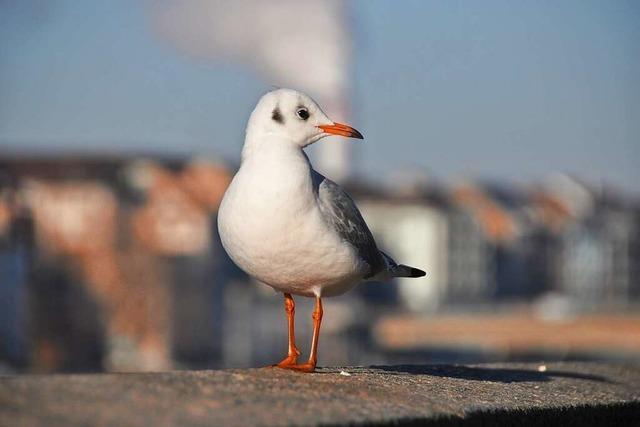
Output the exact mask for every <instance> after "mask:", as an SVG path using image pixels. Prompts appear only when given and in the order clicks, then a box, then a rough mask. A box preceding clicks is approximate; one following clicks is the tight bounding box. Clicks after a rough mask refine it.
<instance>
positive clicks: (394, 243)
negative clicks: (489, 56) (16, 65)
mask: <svg viewBox="0 0 640 427" xmlns="http://www.w3.org/2000/svg"><path fill="white" fill-rule="evenodd" d="M0 171H1V173H0V278H1V280H0V361H1V364H0V369H27V370H32V371H95V370H115V371H128V370H158V369H168V368H174V367H178V368H179V367H183V366H184V367H225V366H253V365H256V364H264V363H268V362H269V361H271V360H276V359H277V358H278V357H279V356H281V353H282V352H283V349H284V348H285V345H286V342H285V341H286V334H284V325H285V319H284V314H283V309H282V301H281V298H278V297H276V296H275V295H274V294H273V292H272V290H271V289H270V288H268V287H265V286H260V285H256V284H254V283H251V281H250V279H249V278H248V277H246V276H245V275H244V273H242V272H241V271H240V270H238V269H237V268H236V267H235V266H234V265H233V263H232V262H231V261H230V260H229V259H228V257H227V256H226V254H225V253H224V251H223V249H222V247H221V246H220V242H219V239H218V236H217V230H216V222H215V216H216V211H217V208H218V204H219V203H220V200H221V198H222V195H223V194H224V190H225V189H226V187H227V185H228V183H229V182H230V177H231V172H230V171H229V170H228V169H227V168H226V167H225V166H223V165H220V164H218V163H216V162H211V161H207V160H205V159H195V160H188V159H170V158H157V157H155V158H154V157H146V158H140V159H136V158H133V159H132V158H124V157H123V158H118V157H112V158H97V157H91V156H88V157H86V156H75V157H74V156H67V157H58V158H47V157H42V158H33V157H28V158H27V157H4V158H0ZM348 190H349V191H350V193H351V194H352V195H353V196H354V198H355V199H356V201H357V203H358V205H359V206H360V208H361V210H362V213H363V216H364V217H365V219H366V220H367V222H368V223H369V225H370V226H371V228H372V231H373V233H374V234H375V236H376V238H377V241H378V243H379V245H380V247H382V248H384V249H385V250H386V251H387V252H389V254H390V255H391V256H393V257H394V258H396V259H398V260H400V261H402V262H403V263H407V264H412V265H416V266H419V267H421V268H424V269H425V270H426V271H427V273H428V274H427V276H426V277H424V278H420V279H414V280H408V279H405V280H402V279H400V280H398V281H397V284H396V285H394V284H391V283H383V284H375V283H374V284H367V285H363V286H361V287H359V288H358V289H357V290H355V291H354V292H351V293H349V294H348V295H345V296H344V297H341V298H337V299H331V300H329V301H328V302H327V305H326V311H327V313H330V314H331V315H328V316H327V318H326V322H325V323H324V329H323V341H324V342H326V343H328V345H327V346H326V347H325V348H324V349H323V352H324V353H323V360H325V361H327V362H329V363H331V362H335V363H338V362H341V363H344V362H345V361H348V362H349V363H373V362H380V363H385V361H388V359H386V358H385V357H387V356H385V353H383V352H382V353H381V349H380V348H379V345H378V344H377V342H376V341H375V339H376V338H375V336H374V331H375V330H376V319H379V318H381V315H382V314H384V313H386V314H390V313H403V312H406V313H413V316H417V317H416V318H424V317H425V316H427V317H428V316H429V315H430V314H433V313H439V312H443V311H449V312H451V311H453V312H456V311H463V312H465V313H469V312H480V311H483V310H494V309H495V307H496V304H499V305H502V306H504V305H505V304H507V305H508V304H516V305H518V304H520V305H522V304H529V305H532V306H534V307H539V308H540V310H541V313H542V314H544V315H551V317H554V316H555V317H557V316H558V315H560V316H563V315H566V313H575V312H579V311H580V310H583V311H584V310H587V311H593V310H600V311H602V310H609V311H612V312H618V311H620V309H621V308H622V309H626V308H629V307H633V306H634V304H636V305H637V304H638V302H639V301H638V300H639V299H640V282H639V279H638V272H640V257H639V251H638V248H639V245H640V233H639V229H640V228H639V227H640V225H639V224H640V223H639V220H640V216H639V212H640V211H639V209H638V205H637V202H635V201H633V200H629V199H626V198H624V197H622V196H620V195H615V194H614V193H612V192H606V191H602V190H599V191H596V190H594V189H593V188H590V187H588V186H586V185H583V184H581V183H579V182H578V181H576V180H573V179H571V178H569V177H566V176H555V177H551V178H550V179H549V180H548V181H547V182H545V183H542V184H540V185H536V186H529V187H514V186H501V185H489V184H485V183H480V182H473V181H467V182H458V183H455V184H454V185H450V186H447V185H442V184H434V183H431V184H429V185H425V184H421V185H417V186H407V185H403V189H401V191H398V189H394V191H386V190H384V189H381V188H380V187H376V188H373V187H368V186H366V185H363V183H353V182H352V183H351V184H350V185H348ZM298 300H299V303H300V309H299V310H298V313H299V315H298V318H297V319H298V321H297V324H298V327H297V331H298V335H299V337H298V338H299V341H300V342H301V343H304V342H306V341H307V340H308V338H309V332H310V330H311V322H310V316H305V315H304V314H303V313H306V310H305V309H304V307H305V304H306V303H307V302H306V301H305V300H304V299H298ZM389 322H390V323H389ZM394 322H395V321H394V320H393V319H392V320H389V321H388V322H387V323H389V324H396V323H394ZM398 322H400V323H398V324H400V325H402V328H408V329H407V330H412V329H411V328H413V327H418V326H415V325H420V323H419V322H418V323H416V324H415V325H414V326H411V325H412V323H411V321H409V320H406V319H405V320H402V317H401V318H400V320H398ZM407 322H409V323H407ZM452 324H455V322H454V323H452ZM391 330H393V328H392V329H391ZM418 332H419V331H416V334H417V335H416V336H420V334H419V333H418ZM501 339H502V338H501ZM391 341H393V340H391ZM447 354H449V353H447ZM442 357H453V356H452V354H449V355H448V356H446V355H445V356H442Z"/></svg>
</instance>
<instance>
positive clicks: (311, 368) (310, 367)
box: [275, 362, 316, 373]
mask: <svg viewBox="0 0 640 427" xmlns="http://www.w3.org/2000/svg"><path fill="white" fill-rule="evenodd" d="M281 363H282V362H281ZM281 363H279V364H277V365H275V367H277V368H281V369H289V370H292V371H298V372H307V373H311V372H315V370H316V365H315V363H300V364H297V363H294V364H288V365H285V364H281Z"/></svg>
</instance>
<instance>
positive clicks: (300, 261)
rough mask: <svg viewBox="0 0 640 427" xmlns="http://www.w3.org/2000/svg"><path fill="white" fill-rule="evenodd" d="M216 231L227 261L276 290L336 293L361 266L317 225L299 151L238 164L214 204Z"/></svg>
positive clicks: (307, 175)
mask: <svg viewBox="0 0 640 427" xmlns="http://www.w3.org/2000/svg"><path fill="white" fill-rule="evenodd" d="M283 156H285V157H286V158H283ZM256 157H257V156H256ZM258 160H259V161H258ZM218 228H219V231H220V237H221V240H222V244H223V246H224V248H225V250H226V251H227V253H228V254H229V256H230V257H231V258H232V259H233V261H234V262H235V263H236V264H237V265H238V266H239V267H240V268H242V269H243V270H244V271H245V272H247V273H248V274H250V275H251V276H253V277H255V278H256V279H258V280H260V281H262V282H264V283H266V284H268V285H271V286H272V287H274V288H276V289H278V290H280V291H282V292H290V293H293V294H299V295H306V296H313V295H317V296H322V295H324V296H327V295H335V294H340V293H343V292H345V291H347V290H348V289H350V288H351V287H352V286H354V285H355V284H357V283H358V282H359V281H360V277H361V276H360V274H361V273H360V269H361V267H362V266H361V264H360V261H359V260H358V259H357V257H356V254H355V251H354V249H353V248H352V247H351V246H350V245H349V244H347V243H345V242H343V241H342V240H341V239H340V237H339V236H338V235H337V233H335V232H334V231H333V230H332V229H331V228H330V227H329V226H328V225H327V224H326V223H325V221H324V220H323V218H322V215H321V212H320V209H319V207H318V204H317V199H316V195H315V192H314V191H313V186H312V181H311V174H310V165H309V163H308V161H307V159H306V157H305V156H304V154H303V153H302V152H301V151H300V150H297V152H295V151H293V152H274V153H271V154H265V155H263V156H260V158H259V159H257V158H256V159H247V160H246V161H244V162H243V165H242V166H241V168H240V170H239V171H238V173H237V174H236V176H235V177H234V179H233V181H232V183H231V185H230V186H229V189H228V190H227V192H226V194H225V196H224V199H223V201H222V204H221V206H220V211H219V214H218Z"/></svg>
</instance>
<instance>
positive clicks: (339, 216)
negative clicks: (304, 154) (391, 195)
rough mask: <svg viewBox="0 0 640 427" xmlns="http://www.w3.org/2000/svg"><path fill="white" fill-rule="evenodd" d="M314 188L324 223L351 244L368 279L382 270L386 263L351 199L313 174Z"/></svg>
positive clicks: (334, 185) (339, 188) (318, 175)
mask: <svg viewBox="0 0 640 427" xmlns="http://www.w3.org/2000/svg"><path fill="white" fill-rule="evenodd" d="M312 173H313V181H314V187H315V188H316V191H317V193H318V201H319V202H320V203H319V204H320V211H321V212H322V216H323V217H324V219H325V221H327V223H328V224H329V225H331V226H332V227H333V229H334V230H335V231H336V232H337V233H338V234H339V235H340V237H342V239H343V240H344V241H345V242H347V243H349V244H351V245H352V246H353V247H354V248H355V249H356V252H357V254H358V256H359V257H360V258H361V259H362V260H363V261H364V262H366V263H367V264H368V266H369V271H368V272H367V273H366V274H365V276H364V278H365V279H368V278H370V277H372V276H375V275H376V274H377V273H379V272H380V271H382V270H383V269H385V268H386V264H385V262H384V259H383V258H382V255H381V254H380V251H379V250H378V247H377V246H376V242H375V240H374V239H373V235H372V234H371V231H369V227H367V224H366V222H365V221H364V219H363V218H362V215H361V214H360V211H359V210H358V208H357V207H356V204H355V203H354V202H353V200H352V199H351V197H349V195H348V194H347V193H346V192H345V191H344V190H343V189H342V188H341V187H340V186H339V185H338V184H336V183H335V182H333V181H331V180H330V179H328V178H325V177H324V176H322V175H321V174H319V173H317V172H316V171H313V172H312Z"/></svg>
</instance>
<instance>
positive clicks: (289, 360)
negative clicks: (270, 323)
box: [278, 294, 300, 368]
mask: <svg viewBox="0 0 640 427" xmlns="http://www.w3.org/2000/svg"><path fill="white" fill-rule="evenodd" d="M284 311H285V313H287V323H288V324H289V352H288V355H287V357H285V358H284V359H283V360H282V361H281V362H280V363H278V366H279V367H281V368H286V367H289V366H292V365H295V364H296V363H298V356H299V355H300V352H299V351H298V348H297V347H296V334H295V327H294V323H295V316H296V303H295V302H294V301H293V297H292V296H291V294H284Z"/></svg>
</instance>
